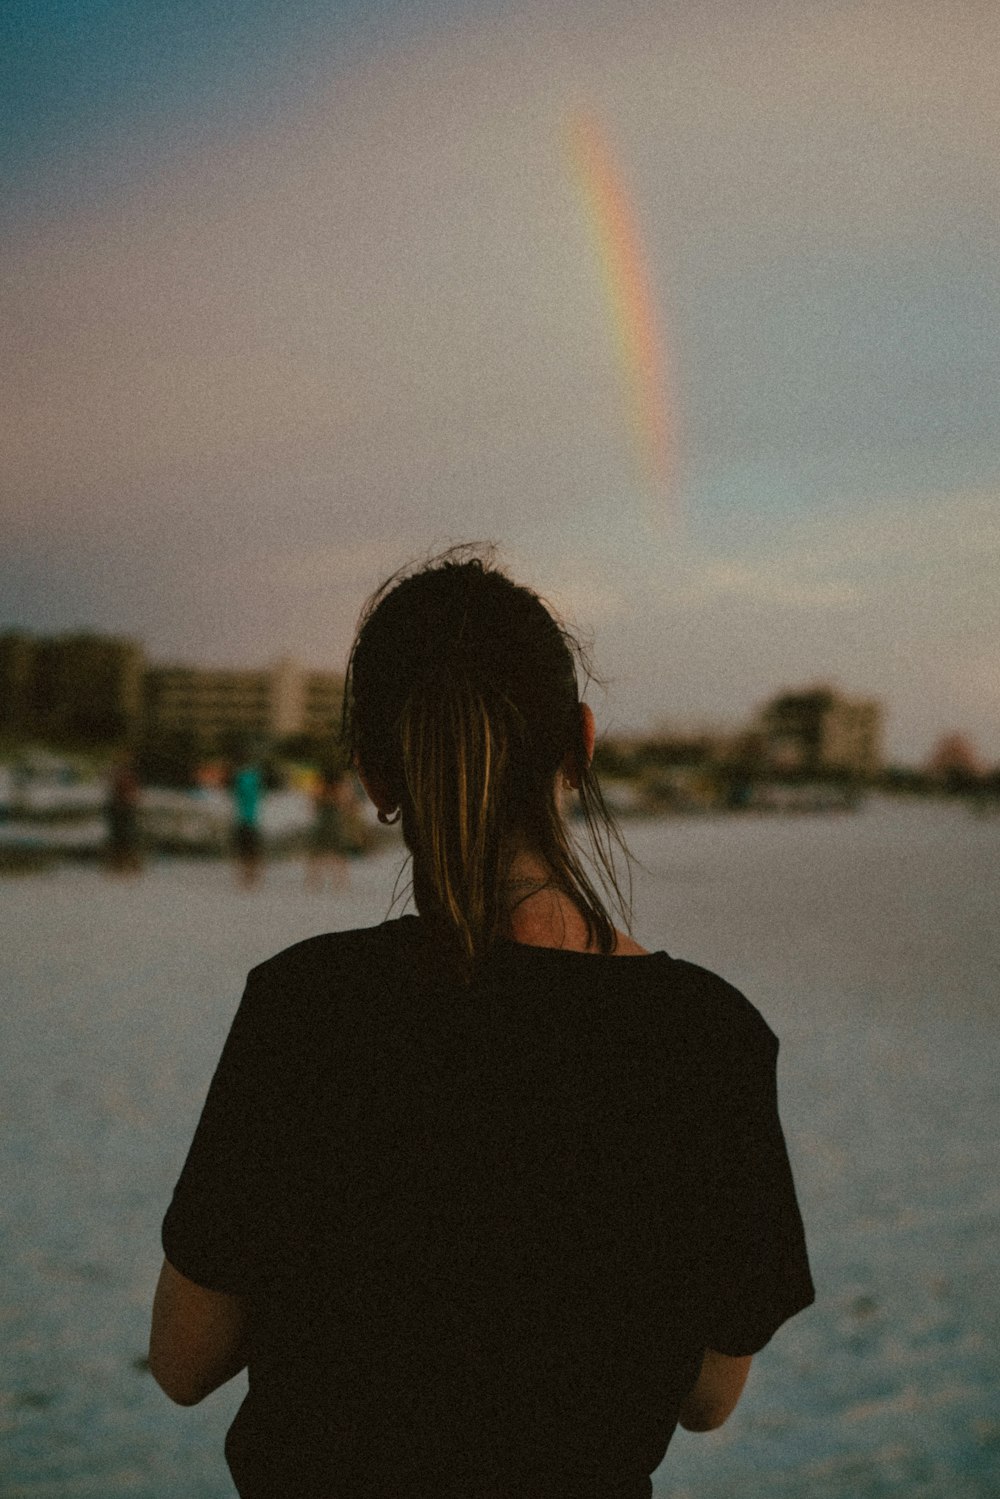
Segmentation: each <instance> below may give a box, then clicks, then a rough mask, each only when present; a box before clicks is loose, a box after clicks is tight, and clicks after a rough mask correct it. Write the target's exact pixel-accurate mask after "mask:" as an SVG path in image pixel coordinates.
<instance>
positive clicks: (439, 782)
mask: <svg viewBox="0 0 1000 1499" xmlns="http://www.w3.org/2000/svg"><path fill="white" fill-rule="evenodd" d="M492 698H493V694H491V693H490V692H489V691H488V690H484V686H483V684H482V683H478V682H476V681H475V680H474V679H473V677H472V676H471V674H470V673H468V672H467V671H464V670H462V669H461V668H458V669H454V667H452V666H451V665H449V668H448V669H447V670H441V671H440V672H438V673H437V674H436V676H435V680H434V682H433V683H432V684H428V683H422V684H421V685H420V689H419V690H418V691H414V692H412V693H411V695H410V697H409V699H408V700H407V703H406V706H405V707H404V709H403V714H402V717H401V719H400V724H399V748H400V762H401V763H400V769H401V772H402V793H403V794H402V797H401V802H402V809H403V834H404V837H405V838H406V842H407V844H408V846H409V847H410V848H411V849H412V850H413V853H414V894H415V896H416V900H417V905H418V908H419V909H420V911H421V913H422V914H423V915H424V916H425V917H426V918H427V919H428V922H429V923H430V924H431V925H432V926H433V927H435V928H436V929H438V933H439V934H440V935H441V936H445V937H448V938H450V939H451V942H452V944H454V945H455V946H456V947H457V955H458V957H459V960H460V964H461V967H462V969H463V971H464V972H465V973H466V974H468V973H471V970H472V968H473V967H474V966H475V963H476V961H477V959H478V958H479V957H480V955H481V954H482V953H483V952H485V951H487V950H488V949H489V948H490V947H491V946H492V945H493V942H494V941H495V940H496V938H497V937H498V936H499V935H500V934H501V932H502V929H503V923H504V919H505V912H504V905H503V900H502V891H501V885H502V881H503V878H504V874H505V850H506V842H507V840H506V838H505V831H506V827H507V815H506V814H507V809H508V806H509V802H510V796H509V774H510V769H511V764H512V760H514V758H515V755H514V754H513V753H512V750H513V746H512V744H511V739H512V738H513V737H515V736H516V735H517V725H516V722H512V719H515V718H516V709H513V706H512V705H511V704H510V703H507V704H498V703H497V702H496V701H495V699H494V700H493V701H491V700H490V699H492ZM504 707H505V708H506V710H507V711H506V712H503V711H502V710H503V708H504ZM498 708H500V709H501V711H500V712H498V711H497V710H498Z"/></svg>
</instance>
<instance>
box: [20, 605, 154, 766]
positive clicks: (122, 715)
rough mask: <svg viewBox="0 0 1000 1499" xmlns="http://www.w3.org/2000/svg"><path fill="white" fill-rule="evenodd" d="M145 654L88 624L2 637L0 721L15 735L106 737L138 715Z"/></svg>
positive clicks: (123, 730)
mask: <svg viewBox="0 0 1000 1499" xmlns="http://www.w3.org/2000/svg"><path fill="white" fill-rule="evenodd" d="M144 665H145V657H144V654H143V650H142V647H141V646H140V645H139V644H137V642H136V641H134V640H124V639H121V638H120V637H118V636H113V635H98V634H94V633H92V632H89V631H81V632H79V633H76V634H69V635H54V636H40V637H35V636H31V635H28V634H25V633H23V632H20V631H11V632H8V633H7V634H5V635H3V636H0V725H2V727H3V729H4V730H5V731H6V732H9V733H12V734H14V735H17V736H19V737H37V738H40V739H48V740H66V739H78V740H80V739H82V740H89V741H93V742H102V741H110V740H116V739H120V738H123V737H124V736H125V735H127V734H129V733H130V732H131V731H132V730H133V729H134V728H135V727H136V725H137V723H138V721H139V713H140V707H141V699H142V673H143V667H144Z"/></svg>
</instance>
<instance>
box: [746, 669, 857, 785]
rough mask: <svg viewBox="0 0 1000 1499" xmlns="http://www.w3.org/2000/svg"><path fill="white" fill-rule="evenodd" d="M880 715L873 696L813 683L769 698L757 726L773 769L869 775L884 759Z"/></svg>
mask: <svg viewBox="0 0 1000 1499" xmlns="http://www.w3.org/2000/svg"><path fill="white" fill-rule="evenodd" d="M882 717H883V715H882V705H881V704H880V703H878V702H876V701H874V700H873V699H855V698H848V697H844V696H842V694H840V693H839V692H837V691H835V689H834V688H832V687H829V686H817V687H809V688H805V689H803V690H801V691H796V692H783V693H780V694H779V695H778V696H777V697H774V698H772V699H771V701H770V702H769V703H767V704H766V705H765V706H764V708H763V709H762V710H761V712H760V714H759V716H758V720H757V724H756V725H755V728H756V729H757V731H758V732H759V734H760V736H761V741H762V748H763V754H764V759H765V762H766V763H767V765H768V766H769V767H770V768H771V769H772V770H776V771H790V772H795V773H799V772H801V773H805V774H827V773H831V772H846V773H849V774H852V775H873V774H875V772H877V771H878V770H879V769H880V768H881V764H882Z"/></svg>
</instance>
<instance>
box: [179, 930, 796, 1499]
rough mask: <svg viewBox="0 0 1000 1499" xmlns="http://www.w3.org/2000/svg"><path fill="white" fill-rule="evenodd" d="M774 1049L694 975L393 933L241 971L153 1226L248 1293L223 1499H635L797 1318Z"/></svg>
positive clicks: (216, 1279) (727, 993) (369, 933)
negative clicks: (232, 1497)
mask: <svg viewBox="0 0 1000 1499" xmlns="http://www.w3.org/2000/svg"><path fill="white" fill-rule="evenodd" d="M777 1050H778V1043H777V1041H776V1039H775V1037H774V1035H773V1033H772V1032H771V1030H770V1029H769V1028H768V1026H767V1025H766V1023H765V1022H764V1020H763V1019H762V1018H761V1016H760V1015H759V1014H758V1012H757V1011H756V1010H755V1009H754V1007H753V1006H752V1005H751V1004H750V1003H749V1002H748V1001H747V1000H746V999H745V998H744V997H743V996H742V995H741V994H740V993H739V992H738V991H737V990H735V989H733V988H732V987H731V986H730V985H728V984H726V983H724V982H723V980H721V979H720V978H718V977H716V976H715V975H714V974H711V973H709V972H707V971H706V970H704V969H702V968H698V967H695V966H694V965H693V964H689V963H685V962H680V961H677V960H675V959H672V958H670V957H669V956H668V955H667V954H666V953H662V952H659V953H652V954H649V955H647V956H645V957H633V958H616V957H601V956H597V955H594V954H583V953H573V952H563V951H557V950H553V949H549V948H536V947H529V946H523V945H520V944H517V943H514V942H501V943H500V944H498V946H497V948H496V949H495V951H494V953H493V954H492V955H491V957H490V958H489V960H488V961H487V962H486V964H485V965H484V966H483V969H482V971H481V972H480V974H479V975H478V977H477V978H476V980H475V981H474V982H473V984H472V985H471V986H470V987H460V986H457V985H456V984H454V983H453V982H452V981H450V980H449V979H447V978H446V977H445V976H444V974H443V973H442V972H441V970H440V968H439V966H438V965H437V964H436V963H435V960H434V955H433V952H432V951H430V950H429V949H428V947H427V945H426V943H425V938H424V934H423V928H422V925H421V922H420V920H419V918H417V917H412V916H411V917H402V918H400V919H399V920H396V921H389V922H385V923H383V924H382V925H380V926H376V927H371V928H365V929H362V930H358V931H352V932H342V933H335V934H331V935H328V936H323V937H316V938H313V939H311V940H309V941H307V942H302V943H299V944H297V945H296V946H294V947H291V948H289V949H287V950H286V951H285V952H282V953H279V954H278V955H277V956H276V957H274V958H272V959H270V960H269V961H268V962H266V963H263V964H261V965H260V967H258V968H255V969H254V970H253V971H252V972H251V974H250V976H249V979H248V982H247V987H246V991H245V993H244V996H243V999H242V1002H241V1004H240V1006H239V1009H238V1011H237V1014H236V1017H235V1019H234V1021H233V1025H232V1029H231V1031H230V1034H229V1037H228V1040H227V1041H226V1044H225V1047H224V1049H223V1053H222V1057H221V1060H220V1062H219V1065H218V1068H217V1070H216V1073H215V1076H214V1078H213V1080H212V1084H211V1087H210V1089H209V1093H208V1097H207V1100H206V1103H205V1106H204V1110H203V1112H202V1116H201V1120H200V1122H199V1124H198V1128H197V1131H196V1133H195V1137H194V1141H193V1143H192V1146H191V1149H190V1152H189V1154H188V1158H187V1161H186V1163H185V1165H184V1168H183V1171H182V1173H181V1176H180V1179H179V1181H178V1183H177V1186H176V1189H175V1191H174V1196H173V1200H172V1202H171V1204H170V1207H169V1210H168V1212H167V1214H166V1218H165V1220H164V1224H163V1247H164V1251H165V1253H166V1256H167V1258H168V1259H169V1260H170V1262H171V1264H173V1265H174V1266H175V1267H176V1268H177V1269H178V1270H180V1271H181V1272H182V1274H184V1275H186V1276H188V1277H189V1278H190V1279H191V1280H194V1281H196V1282H198V1283H199V1284H200V1285H203V1286H206V1287H209V1288H211V1289H215V1290H221V1291H226V1292H230V1293H233V1294H236V1295H240V1296H244V1297H246V1298H247V1301H248V1306H249V1312H250V1318H249V1330H250V1331H249V1336H250V1357H249V1393H248V1395H247V1398H246V1400H245V1401H244V1403H243V1406H242V1407H241V1409H240V1412H239V1414H238V1415H237V1418H236V1420H235V1422H234V1424H233V1426H232V1428H231V1430H230V1433H229V1437H228V1439H227V1444H226V1451H227V1457H228V1459H229V1463H230V1468H231V1470H232V1473H233V1476H234V1479H235V1481H236V1484H237V1488H238V1489H239V1492H240V1494H241V1495H243V1496H244V1499H272V1496H273V1499H278V1496H280V1499H329V1496H330V1495H333V1494H337V1495H338V1496H343V1499H347V1496H358V1499H360V1496H362V1495H364V1496H373V1495H376V1494H377V1495H378V1496H380V1499H387V1496H389V1495H395V1494H397V1493H398V1494H399V1495H400V1496H402V1495H404V1494H405V1495H406V1496H407V1499H417V1496H422V1495H427V1496H430V1495H432V1494H433V1495H434V1496H435V1499H452V1496H453V1499H458V1496H462V1499H473V1496H475V1495H481V1494H489V1493H491V1492H493V1493H502V1494H504V1495H505V1496H508V1495H510V1496H513V1495H523V1496H525V1499H527V1496H539V1499H540V1496H543V1495H544V1496H545V1499H559V1496H564V1499H584V1496H586V1499H612V1496H618V1499H645V1496H648V1495H649V1493H650V1490H651V1485H650V1482H649V1475H650V1473H651V1472H652V1471H653V1470H654V1469H655V1468H656V1467H657V1466H658V1464H659V1463H660V1461H661V1460H662V1458H663V1454H664V1452H665V1450H666V1446H667V1443H668V1442H669V1440H670V1437H671V1435H672V1434H673V1431H674V1428H675V1426H676V1423H677V1417H678V1411H679V1409H680V1406H681V1404H682V1402H683V1400H684V1397H685V1395H686V1394H687V1393H688V1391H689V1390H690V1388H691V1386H692V1384H693V1382H694V1380H695V1378H696V1377H697V1373H698V1369H699V1367H700V1362H701V1357H702V1354H703V1351H704V1349H705V1348H706V1347H710V1348H714V1349H716V1350H718V1351H719V1352H722V1353H728V1354H733V1355H738V1354H749V1353H755V1352H756V1351H757V1350H758V1349H760V1348H762V1347H763V1345H764V1344H765V1343H766V1342H767V1341H768V1340H769V1338H770V1337H771V1336H772V1334H773V1333H774V1332H775V1330H776V1329H777V1328H778V1327H779V1326H780V1325H781V1323H782V1322H784V1321H785V1320H786V1319H787V1318H788V1317H790V1316H792V1315H794V1313H796V1312H798V1311H800V1310H801V1309H802V1308H803V1307H805V1306H808V1305H809V1303H810V1302H811V1301H812V1299H813V1286H812V1282H811V1279H810V1274H809V1266H808V1261H807V1257H806V1251H805V1244H804V1238H803V1230H802V1222H801V1218H800V1215H799V1210H798V1206H797V1203H796V1197H795V1189H794V1185H793V1182H792V1176H791V1171H790V1168H789V1163H788V1157H787V1154H786V1150H785V1143H784V1139H783V1136H782V1131H781V1125H780V1123H779V1119H778V1111H777V1100H776V1081H775V1062H776V1057H777Z"/></svg>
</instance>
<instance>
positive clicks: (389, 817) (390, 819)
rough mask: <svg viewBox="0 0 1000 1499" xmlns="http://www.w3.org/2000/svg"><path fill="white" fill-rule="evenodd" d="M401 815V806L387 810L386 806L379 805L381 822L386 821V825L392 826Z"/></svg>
mask: <svg viewBox="0 0 1000 1499" xmlns="http://www.w3.org/2000/svg"><path fill="white" fill-rule="evenodd" d="M401 815H402V812H401V809H400V808H399V807H396V808H395V809H394V811H392V812H386V810H385V809H384V807H379V809H378V820H379V822H381V823H384V824H385V826H386V827H388V826H390V825H391V824H392V823H394V822H398V821H399V819H400V816H401Z"/></svg>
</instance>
